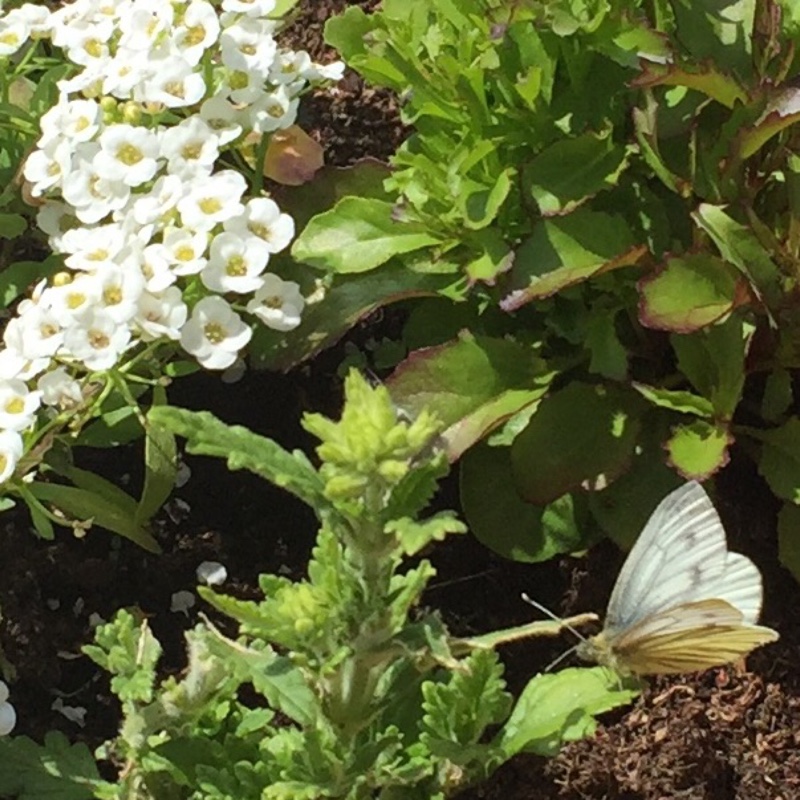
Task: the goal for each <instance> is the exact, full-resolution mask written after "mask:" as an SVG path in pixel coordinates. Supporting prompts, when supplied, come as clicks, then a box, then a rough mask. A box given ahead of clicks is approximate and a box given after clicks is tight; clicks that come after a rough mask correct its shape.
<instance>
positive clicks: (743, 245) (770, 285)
mask: <svg viewBox="0 0 800 800" xmlns="http://www.w3.org/2000/svg"><path fill="white" fill-rule="evenodd" d="M692 218H693V219H694V221H695V222H696V223H697V225H698V226H699V227H700V228H702V229H703V230H704V231H705V232H706V233H707V234H708V235H709V236H710V237H711V238H712V239H713V240H714V244H715V245H716V246H717V247H718V248H719V251H720V253H721V254H722V257H723V258H724V259H725V260H726V261H728V262H730V263H731V264H734V265H735V266H736V268H737V269H738V270H739V271H740V272H741V273H742V275H744V276H745V277H746V278H747V280H748V282H749V283H750V285H751V286H752V287H753V288H754V289H755V291H756V293H757V294H758V295H759V296H760V297H763V298H764V301H765V302H766V304H767V306H769V307H770V308H777V307H778V306H779V305H780V303H781V302H782V298H783V290H782V288H781V272H780V269H779V268H778V266H777V264H776V263H775V262H774V261H773V259H772V255H771V254H770V252H769V251H768V250H767V249H766V248H765V247H764V245H763V244H761V242H760V240H759V238H758V237H757V236H756V234H755V232H754V231H753V229H752V228H751V227H749V226H747V225H743V224H742V223H741V222H738V221H737V220H735V219H733V217H731V216H730V214H728V213H727V211H726V210H725V208H724V207H722V206H715V205H711V204H710V203H701V204H700V205H699V206H698V207H697V209H696V210H695V211H694V213H693V214H692Z"/></svg>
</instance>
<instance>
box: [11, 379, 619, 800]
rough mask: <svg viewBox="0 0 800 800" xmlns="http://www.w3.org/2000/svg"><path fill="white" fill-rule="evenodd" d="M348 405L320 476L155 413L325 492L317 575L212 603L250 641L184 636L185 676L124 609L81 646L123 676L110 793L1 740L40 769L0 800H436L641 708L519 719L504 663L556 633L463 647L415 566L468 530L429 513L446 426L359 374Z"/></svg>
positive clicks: (612, 691) (238, 459) (82, 760)
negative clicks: (163, 671) (615, 714)
mask: <svg viewBox="0 0 800 800" xmlns="http://www.w3.org/2000/svg"><path fill="white" fill-rule="evenodd" d="M345 390H346V396H347V402H346V405H345V410H344V413H343V415H342V418H341V419H340V420H339V421H333V420H329V419H325V418H323V417H321V416H319V415H307V416H306V419H305V425H306V427H307V428H308V429H309V430H311V431H313V432H314V433H315V434H317V435H318V436H319V438H320V440H321V441H320V445H319V447H318V454H319V456H320V458H321V460H322V464H321V466H320V468H319V471H318V472H317V471H314V470H313V469H312V468H311V466H310V464H309V462H308V460H307V459H306V458H305V456H303V455H302V454H301V453H294V454H292V453H287V452H286V451H283V450H281V449H280V448H279V446H278V445H276V444H275V443H274V442H270V441H269V440H264V439H263V438H262V437H259V436H256V435H255V434H251V433H248V432H246V431H245V430H244V429H241V428H239V429H231V428H228V427H227V426H224V425H223V424H222V423H220V422H218V421H217V420H213V419H212V418H210V417H209V415H208V414H204V413H196V412H189V411H183V410H179V409H174V408H166V407H165V408H161V409H158V410H157V411H154V412H151V413H152V415H153V418H154V421H156V422H157V423H158V424H160V425H163V426H165V428H166V429H170V430H172V431H173V432H175V433H176V434H180V435H182V436H186V437H187V439H188V441H189V443H190V445H191V446H192V447H193V448H195V449H201V450H214V451H215V452H217V453H218V454H219V455H222V454H223V453H224V454H225V455H226V456H227V457H228V459H229V461H231V462H232V463H236V464H239V465H241V466H246V467H247V468H248V469H251V470H253V471H255V472H257V473H258V474H261V475H269V476H271V477H272V479H273V480H274V481H275V482H276V483H279V484H281V485H284V486H286V487H287V489H289V490H294V489H296V488H297V487H299V486H302V487H306V488H305V489H304V490H303V492H302V493H303V494H305V493H306V489H307V488H308V487H309V486H312V485H315V480H314V479H313V478H312V476H317V479H318V480H319V481H320V482H319V483H318V484H317V485H318V488H319V489H320V491H319V493H318V494H316V495H315V498H316V499H315V505H314V510H315V511H316V512H317V515H318V517H319V518H320V520H321V524H320V530H319V536H318V539H317V543H316V546H315V548H314V551H313V554H312V558H311V561H310V563H309V565H308V571H307V575H306V577H305V578H303V579H301V580H296V581H292V580H289V579H287V578H284V577H280V576H275V575H262V576H261V580H260V588H261V591H262V592H263V595H264V597H263V599H261V600H257V601H254V600H240V599H237V598H234V597H230V596H227V595H224V594H220V593H217V592H215V591H212V590H211V589H209V588H207V587H205V588H201V589H200V590H199V591H200V593H201V595H202V596H203V598H204V599H205V600H207V601H208V602H209V603H210V604H211V605H212V606H214V607H215V608H216V609H217V610H218V611H221V612H223V613H224V614H225V615H227V616H228V617H229V618H230V619H231V620H232V621H235V622H236V623H237V624H238V633H237V635H236V636H235V638H230V637H229V636H226V635H224V634H223V633H222V632H221V631H220V630H218V629H217V628H216V627H215V626H214V625H212V624H211V623H210V622H203V623H201V624H199V625H197V626H196V627H195V628H194V629H193V630H191V631H189V632H188V633H187V634H186V640H187V650H188V663H187V667H186V669H185V670H184V671H183V672H182V673H181V675H180V676H175V677H169V678H167V679H166V680H159V679H158V677H157V662H158V658H159V655H160V647H159V645H158V642H157V641H156V639H155V638H154V636H153V634H152V632H151V631H150V629H149V627H148V625H147V621H146V620H144V619H141V620H139V619H136V618H135V617H134V616H133V615H132V614H131V613H129V612H127V611H120V612H119V613H118V614H117V616H116V617H115V619H114V620H113V621H112V622H110V623H108V624H106V625H103V626H101V627H100V628H99V629H98V631H97V634H96V638H95V644H94V645H91V646H87V647H86V648H85V653H86V654H87V655H88V656H89V657H90V658H92V659H93V660H94V661H95V662H96V663H97V664H99V665H100V666H101V667H103V669H105V670H107V671H108V672H110V673H111V675H112V682H111V687H112V690H113V691H114V693H115V694H116V695H117V696H118V698H119V700H120V703H121V706H122V713H123V723H122V727H121V730H120V733H119V736H118V737H116V738H115V739H114V740H112V741H110V742H108V743H107V744H106V745H105V746H104V747H102V748H101V749H100V751H99V753H98V755H99V756H101V757H102V758H104V759H106V760H108V761H110V762H111V764H113V765H115V766H116V767H117V770H118V778H117V780H116V781H112V782H105V781H103V780H101V779H100V778H99V776H98V774H97V772H96V770H95V769H94V764H93V763H92V762H91V759H90V760H89V762H88V764H87V762H86V756H87V755H88V754H86V753H85V752H84V751H83V750H77V751H76V750H75V749H74V748H72V749H65V748H64V746H63V742H61V741H60V740H59V741H57V742H50V743H46V745H45V746H44V747H39V746H37V745H34V744H33V743H32V742H30V741H29V740H26V739H22V738H20V739H14V738H11V739H7V740H0V755H3V756H4V757H5V756H8V758H11V757H13V756H16V757H20V758H27V759H28V762H31V761H32V759H34V760H35V764H34V766H33V767H31V769H30V770H29V773H25V774H24V775H26V776H28V775H29V777H30V783H28V777H23V778H20V777H17V778H15V779H14V781H13V782H9V781H10V780H11V779H10V776H7V775H6V774H5V773H4V772H3V771H2V768H0V788H2V787H6V788H7V789H8V791H9V792H10V793H11V796H17V795H16V794H14V793H15V792H17V793H18V796H20V797H33V795H32V794H30V792H32V791H33V788H32V787H36V786H39V785H45V784H46V785H47V786H50V784H49V783H46V779H45V777H44V772H43V768H41V767H39V766H37V765H38V763H39V762H41V763H45V761H48V760H49V762H48V763H52V764H53V767H52V768H51V770H50V774H51V775H53V774H55V775H62V776H63V779H62V790H63V791H62V793H61V794H59V793H58V792H57V791H54V792H52V793H50V794H48V797H52V798H53V800H60V798H61V797H63V798H68V800H73V798H74V800H80V799H81V798H84V797H96V798H100V799H101V800H119V799H120V798H126V799H127V798H137V800H150V799H151V798H152V800H208V799H209V798H215V800H217V799H218V800H223V799H224V798H233V797H235V798H236V800H264V798H268V799H269V800H298V798H309V800H317V799H318V798H323V797H324V798H342V800H345V799H346V800H362V799H363V800H366V798H381V799H382V800H392V799H393V798H418V799H419V800H431V798H440V800H443V798H445V797H449V796H451V795H453V794H455V793H456V792H457V791H458V790H460V789H462V788H464V787H465V786H467V785H469V784H471V783H474V782H477V781H480V780H482V779H484V778H485V777H487V776H488V775H490V774H491V773H492V771H493V770H494V769H495V768H496V767H497V766H499V765H500V764H501V763H503V762H504V761H505V760H506V759H508V758H509V757H511V756H512V755H514V754H515V753H518V752H520V751H521V750H526V749H527V750H534V751H537V752H555V750H557V747H558V742H559V741H561V740H566V739H569V738H575V737H576V736H578V735H586V734H587V733H589V732H591V730H592V729H593V727H592V726H593V719H592V714H593V713H595V712H596V711H602V710H605V709H607V708H610V707H613V706H614V705H618V704H620V703H625V702H627V701H629V700H630V698H631V697H632V696H633V692H632V691H630V690H621V689H620V687H619V686H618V679H617V678H616V677H614V676H611V675H610V674H609V673H607V672H606V671H605V670H603V669H586V670H572V671H570V672H571V673H572V674H569V675H567V678H566V682H565V683H564V682H562V681H561V680H560V677H559V676H558V675H547V676H538V677H536V678H534V679H533V680H532V681H531V683H530V685H529V687H528V689H526V692H525V696H526V697H527V698H528V699H526V700H525V711H524V713H520V712H519V710H517V711H515V712H512V705H513V703H512V698H511V696H510V695H509V694H508V692H507V691H506V688H505V683H504V681H503V667H502V664H501V662H500V660H499V658H498V654H497V652H496V650H495V647H496V646H497V645H499V644H501V643H502V642H504V641H507V640H510V639H518V638H521V637H523V636H531V635H536V634H550V635H552V634H553V633H554V632H555V631H557V630H558V629H559V627H560V626H559V624H558V623H552V622H545V623H541V622H539V623H532V624H530V625H528V626H523V628H521V629H513V630H510V631H497V632H494V633H491V634H487V635H486V636H483V637H476V638H474V639H470V640H464V639H457V638H454V637H452V636H451V635H450V634H449V633H448V631H447V629H446V627H445V626H444V625H443V624H442V622H441V620H440V619H439V617H438V615H437V614H436V613H435V612H433V611H427V610H422V609H421V608H420V607H419V601H420V598H421V596H422V593H423V591H424V589H425V586H426V584H427V582H428V581H429V579H430V578H431V577H432V576H433V575H434V574H435V571H434V569H433V567H432V566H431V564H430V563H429V562H428V561H427V560H425V559H423V560H421V561H415V563H414V565H413V566H411V565H409V564H408V563H407V558H408V556H410V555H414V554H417V553H419V552H420V551H421V550H423V549H424V548H426V547H427V546H428V545H430V544H431V543H433V542H435V541H438V540H441V539H443V538H444V537H445V536H447V535H449V534H455V533H461V532H463V531H464V526H463V524H462V523H461V522H459V521H458V520H457V519H456V518H455V516H454V515H452V514H450V513H443V512H442V513H438V514H433V515H428V516H424V517H421V516H420V515H421V514H422V512H423V511H424V509H425V507H426V506H427V504H428V500H429V498H430V495H431V492H432V490H433V488H434V487H435V484H436V479H437V478H438V477H441V476H442V475H443V474H444V473H445V472H446V470H447V464H446V460H445V458H444V454H443V453H442V451H441V448H439V447H438V446H437V438H436V437H437V434H438V430H439V424H438V423H437V421H436V420H435V419H434V418H433V417H432V416H430V415H427V414H423V415H420V416H419V417H418V418H416V419H415V420H413V421H409V420H408V419H406V418H404V417H403V416H402V415H399V414H398V412H397V410H396V409H395V408H394V406H393V404H392V402H391V399H390V398H389V395H388V392H387V391H386V390H385V389H384V388H383V387H377V388H373V387H370V386H369V385H368V383H367V382H366V381H365V380H364V379H363V378H361V376H360V375H358V373H356V372H353V373H351V374H350V376H349V377H348V378H347V381H346V386H345ZM223 445H225V446H224V447H223ZM386 465H389V467H388V468H387V466H386ZM541 680H546V681H547V686H546V688H543V690H542V691H540V692H538V693H537V692H536V687H537V686H538V684H539V682H540V681H541ZM587 680H588V681H589V684H590V687H591V688H590V689H589V690H587V689H585V688H582V687H583V686H584V684H585V683H586V681H587ZM532 693H533V694H532ZM532 696H535V697H538V698H540V700H541V703H537V702H533V701H532V700H531V699H530V698H531V697H532ZM552 697H558V701H557V702H555V703H554V702H553V701H552V699H548V698H552ZM573 697H574V698H578V701H577V702H573V699H572V698H573ZM540 707H541V712H542V713H539V708H540ZM579 723H580V724H579ZM509 725H510V727H509ZM492 730H494V733H492V734H490V733H489V731H492ZM560 731H563V736H562V734H561V733H560ZM4 780H5V783H4V782H3V781H4ZM43 780H45V784H40V783H37V781H39V782H41V781H43ZM49 780H51V779H49ZM51 782H52V781H51ZM25 792H28V793H27V794H26V793H25Z"/></svg>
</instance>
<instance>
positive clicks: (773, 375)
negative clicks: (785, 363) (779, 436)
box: [761, 369, 794, 422]
mask: <svg viewBox="0 0 800 800" xmlns="http://www.w3.org/2000/svg"><path fill="white" fill-rule="evenodd" d="M793 402H794V391H793V389H792V376H791V374H790V373H789V371H788V370H785V369H776V370H773V371H772V372H770V373H769V375H767V381H766V384H765V385H764V396H763V397H762V398H761V416H762V417H764V419H765V420H767V421H768V422H778V421H779V420H780V418H781V417H782V416H783V415H784V414H785V413H786V412H787V411H788V410H789V409H790V408H791V406H792V403H793Z"/></svg>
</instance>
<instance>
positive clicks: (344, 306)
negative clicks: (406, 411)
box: [249, 262, 453, 370]
mask: <svg viewBox="0 0 800 800" xmlns="http://www.w3.org/2000/svg"><path fill="white" fill-rule="evenodd" d="M300 267H301V265H297V266H296V267H295V269H299V268H300ZM452 282H453V279H452V277H451V276H449V275H435V274H431V275H419V274H415V273H414V272H411V271H410V270H407V269H402V268H401V267H400V265H399V264H397V263H396V262H390V263H389V264H386V265H384V266H383V267H379V268H378V269H376V270H373V271H372V272H367V273H364V274H363V275H345V276H340V277H338V278H337V279H336V280H335V282H334V284H333V286H332V287H331V288H329V289H328V290H327V291H326V293H325V297H324V299H323V301H322V302H319V303H314V304H313V305H311V304H309V305H308V306H306V308H305V310H304V312H303V319H302V322H301V323H300V325H299V326H298V327H297V328H295V329H294V330H293V331H288V332H282V331H273V330H270V329H268V328H267V327H265V326H259V327H257V328H256V331H255V334H254V336H253V340H252V341H251V343H250V346H249V353H250V359H251V361H252V362H253V363H254V365H255V366H256V367H266V368H269V369H279V370H288V369H290V368H291V367H293V366H296V365H297V364H300V363H301V362H303V361H306V360H307V359H309V358H311V357H312V356H314V355H316V354H317V353H318V352H319V351H320V350H322V349H323V348H325V347H330V346H331V345H333V344H335V343H336V342H337V341H338V340H339V339H340V338H341V337H342V336H343V335H344V334H345V333H346V332H347V331H348V330H349V329H350V328H352V327H353V326H354V325H355V324H356V323H357V322H358V321H359V320H361V319H363V318H364V317H367V316H369V314H371V313H372V312H373V311H375V310H376V309H378V308H381V307H383V306H388V305H390V304H392V303H396V302H399V301H401V300H404V299H406V298H411V297H426V296H430V297H433V296H436V295H437V294H438V293H439V292H441V291H443V290H444V289H445V288H446V287H447V286H449V285H450V284H452Z"/></svg>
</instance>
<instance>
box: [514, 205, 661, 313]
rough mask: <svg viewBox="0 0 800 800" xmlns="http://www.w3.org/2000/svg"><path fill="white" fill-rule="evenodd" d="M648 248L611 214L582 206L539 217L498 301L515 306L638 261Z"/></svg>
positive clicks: (517, 253)
mask: <svg viewBox="0 0 800 800" xmlns="http://www.w3.org/2000/svg"><path fill="white" fill-rule="evenodd" d="M646 249H647V248H646V247H645V246H644V245H636V244H634V242H633V236H632V234H631V232H630V229H629V228H628V226H627V224H626V223H625V222H624V221H623V220H622V219H621V218H620V217H618V216H615V215H612V214H604V213H602V212H599V211H590V210H589V209H586V208H579V209H577V210H576V211H574V212H573V213H572V214H568V215H567V216H564V217H553V218H551V219H543V220H540V221H539V222H538V223H537V225H536V227H535V228H534V230H533V233H532V234H531V235H530V237H528V239H526V240H525V242H523V243H522V245H521V246H520V247H519V249H518V250H517V252H516V256H515V259H514V266H513V268H512V269H511V272H510V273H509V284H508V286H507V287H506V290H507V295H506V297H505V298H504V299H503V300H502V301H501V303H500V305H501V307H502V308H503V309H504V310H505V311H514V310H516V309H518V308H520V307H521V306H524V305H526V304H527V303H530V302H531V301H533V300H537V299H540V298H543V297H549V296H550V295H552V294H555V293H556V292H558V291H559V290H561V289H564V288H566V287H567V286H572V285H573V284H576V283H580V282H581V281H585V280H587V279H588V278H591V277H593V276H595V275H601V274H602V273H604V272H608V271H609V270H612V269H618V268H619V267H624V266H630V265H632V264H635V263H636V262H637V261H638V260H639V258H640V257H641V256H642V255H643V254H644V253H645V252H646ZM508 290H510V291H508Z"/></svg>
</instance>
